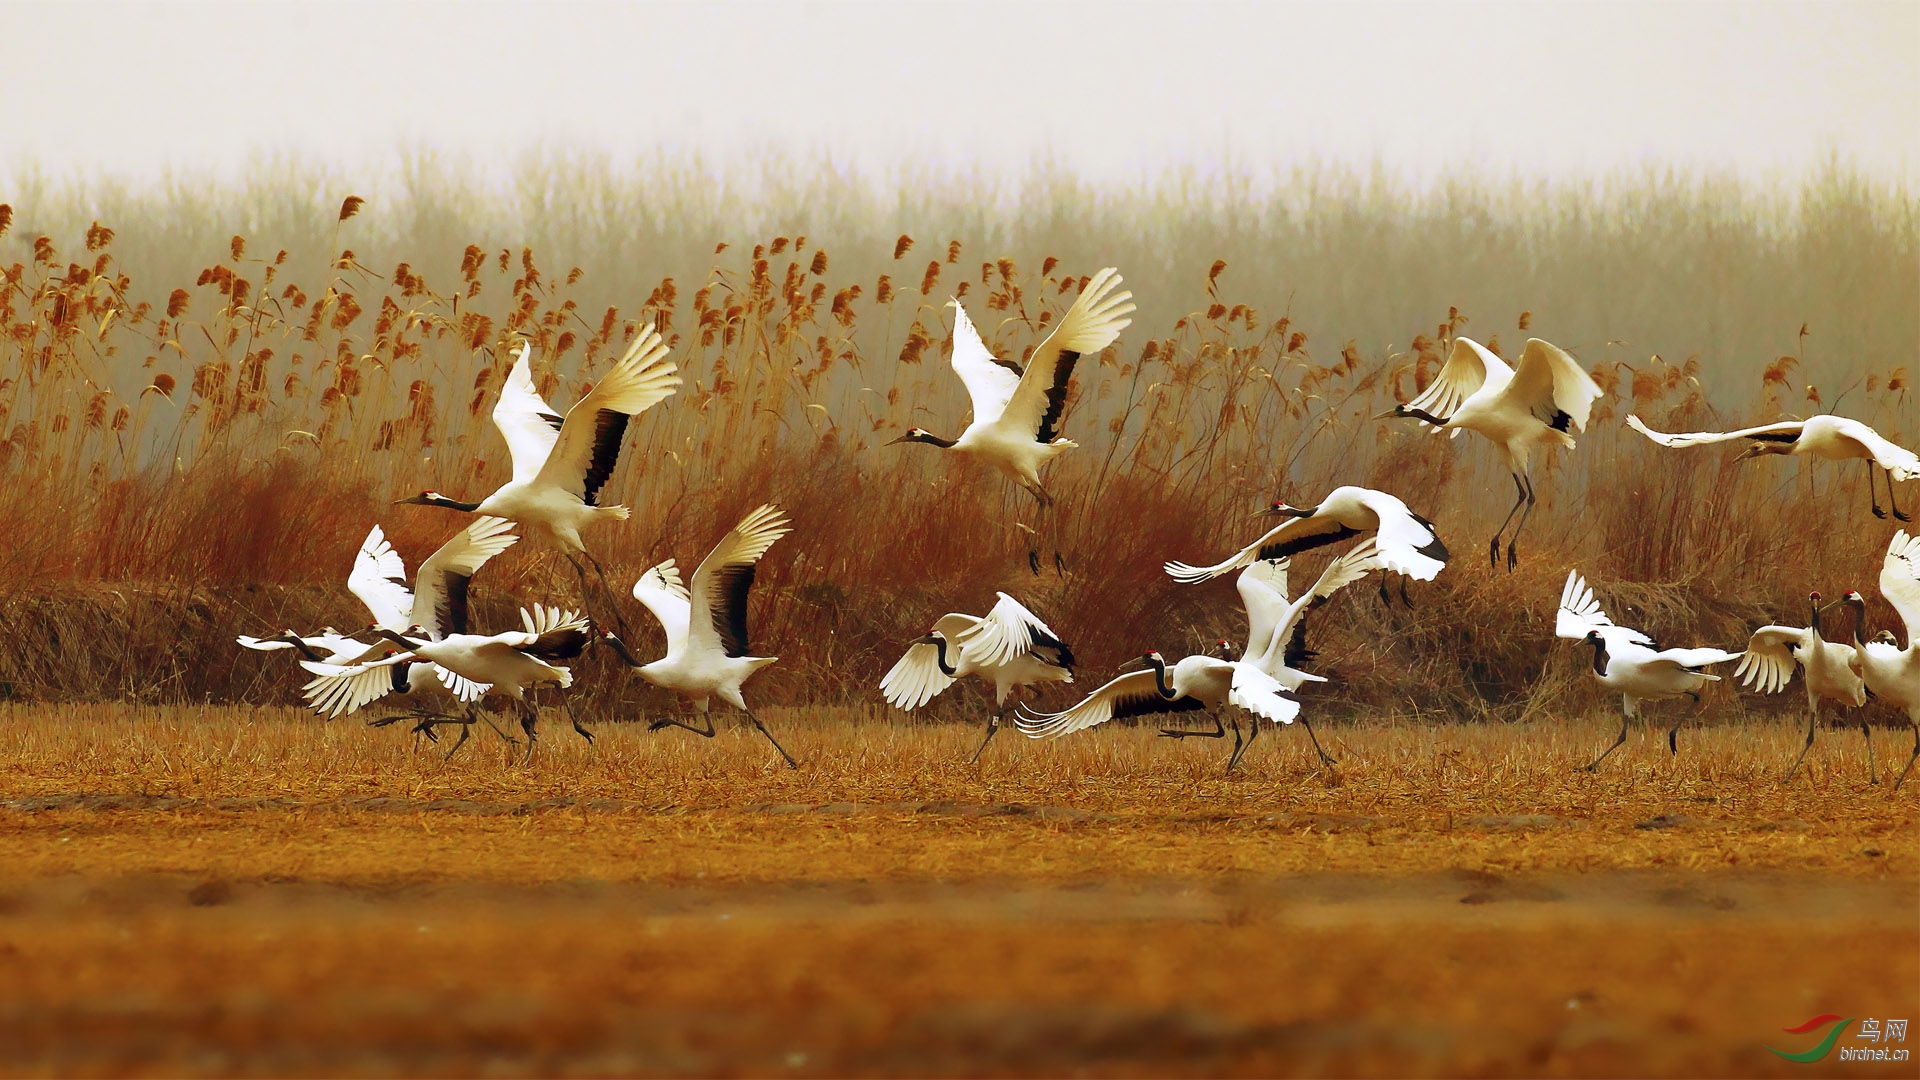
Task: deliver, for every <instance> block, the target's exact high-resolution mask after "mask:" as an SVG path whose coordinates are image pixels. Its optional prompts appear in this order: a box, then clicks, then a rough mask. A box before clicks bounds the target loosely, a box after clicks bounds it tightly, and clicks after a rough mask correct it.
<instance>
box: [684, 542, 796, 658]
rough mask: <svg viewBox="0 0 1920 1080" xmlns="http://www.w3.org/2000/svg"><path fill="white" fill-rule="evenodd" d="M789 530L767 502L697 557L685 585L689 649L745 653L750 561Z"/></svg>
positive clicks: (712, 652)
mask: <svg viewBox="0 0 1920 1080" xmlns="http://www.w3.org/2000/svg"><path fill="white" fill-rule="evenodd" d="M792 531H793V530H792V529H790V528H789V527H788V526H787V518H786V515H784V514H782V513H781V512H780V509H779V508H778V507H776V506H773V505H772V504H768V505H766V506H762V507H759V508H758V509H756V510H754V511H753V512H752V513H750V514H748V515H747V516H746V517H745V518H743V519H741V521H740V524H738V525H735V526H734V527H733V531H731V532H729V533H727V535H725V536H723V537H721V538H720V542H719V543H718V544H715V545H714V547H713V551H711V552H709V553H708V555H707V557H706V558H704V559H702V560H700V565H699V567H698V568H696V569H695V570H694V572H693V585H692V587H691V588H689V589H688V590H687V592H688V602H689V604H690V605H691V606H692V610H693V612H694V613H696V614H695V615H694V617H692V622H691V625H690V626H689V628H688V636H687V642H688V647H689V648H690V649H695V650H699V651H704V652H708V653H711V654H718V655H725V656H746V655H748V653H747V649H748V645H747V594H748V593H749V592H750V591H751V590H752V589H753V569H754V564H755V563H757V562H759V561H760V556H762V555H765V554H766V553H767V549H768V548H770V547H772V546H773V542H774V541H775V540H778V539H780V538H781V537H783V536H785V535H787V534H788V533H789V532H792Z"/></svg>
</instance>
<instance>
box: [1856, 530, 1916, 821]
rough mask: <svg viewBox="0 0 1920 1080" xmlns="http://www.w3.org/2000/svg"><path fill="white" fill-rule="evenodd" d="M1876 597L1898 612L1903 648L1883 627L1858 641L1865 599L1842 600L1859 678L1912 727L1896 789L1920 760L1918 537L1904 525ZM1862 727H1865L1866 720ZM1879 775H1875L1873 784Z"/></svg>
mask: <svg viewBox="0 0 1920 1080" xmlns="http://www.w3.org/2000/svg"><path fill="white" fill-rule="evenodd" d="M1880 595H1881V596H1884V597H1886V598H1887V602H1888V603H1890V604H1892V605H1893V610H1894V611H1895V612H1896V613H1898V614H1899V616H1900V622H1901V625H1902V627H1903V628H1904V629H1905V630H1906V633H1907V644H1906V647H1905V648H1901V647H1900V642H1899V639H1898V638H1895V637H1894V636H1893V634H1892V633H1890V632H1889V631H1885V630H1882V631H1881V632H1880V633H1878V634H1875V635H1874V639H1873V640H1872V641H1864V642H1863V641H1861V640H1860V638H1861V637H1862V636H1863V635H1865V634H1866V633H1867V627H1866V620H1867V602H1866V599H1865V598H1864V597H1862V596H1861V595H1860V594H1859V593H1858V592H1849V593H1847V595H1846V603H1847V605H1848V606H1849V607H1850V608H1852V609H1853V620H1854V621H1853V647H1854V650H1855V651H1856V652H1857V653H1858V654H1859V658H1860V677H1861V678H1862V679H1863V680H1865V681H1866V684H1867V690H1868V691H1869V692H1870V693H1872V694H1873V696H1874V697H1876V698H1878V699H1880V701H1881V703H1882V704H1885V705H1890V706H1892V707H1893V708H1895V709H1899V710H1901V711H1903V712H1905V713H1906V714H1907V723H1908V724H1909V725H1911V726H1912V728H1913V754H1912V755H1911V756H1909V757H1908V758H1907V767H1906V768H1905V769H1902V770H1901V771H1900V778H1899V779H1898V780H1895V781H1894V782H1893V790H1895V791H1899V790H1900V785H1901V784H1904V783H1906V780H1907V774H1908V773H1910V772H1912V771H1913V763H1914V760H1915V759H1916V758H1920V536H1909V535H1907V533H1906V530H1904V529H1903V530H1901V531H1900V532H1897V533H1895V534H1894V535H1893V542H1892V543H1890V544H1888V545H1887V554H1886V558H1885V559H1884V560H1882V562H1881V565H1880ZM1861 727H1862V729H1866V722H1865V721H1864V720H1863V721H1861ZM1867 766H1868V768H1872V766H1873V734H1872V732H1871V730H1868V732H1867ZM1879 779H1880V778H1879V776H1878V775H1877V774H1876V775H1875V776H1874V782H1875V783H1878V782H1879Z"/></svg>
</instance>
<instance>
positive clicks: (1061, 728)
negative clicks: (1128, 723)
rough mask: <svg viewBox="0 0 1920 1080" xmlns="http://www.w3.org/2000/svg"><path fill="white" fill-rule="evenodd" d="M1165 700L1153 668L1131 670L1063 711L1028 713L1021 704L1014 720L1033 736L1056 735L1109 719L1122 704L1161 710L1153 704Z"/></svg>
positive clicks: (1047, 737) (1052, 737)
mask: <svg viewBox="0 0 1920 1080" xmlns="http://www.w3.org/2000/svg"><path fill="white" fill-rule="evenodd" d="M1162 700H1163V699H1162V698H1161V697H1160V690H1159V687H1158V685H1157V683H1156V682H1155V679H1154V673H1153V672H1152V671H1129V672H1127V673H1126V674H1125V675H1121V676H1119V677H1118V678H1115V679H1112V680H1110V681H1109V682H1108V683H1107V684H1106V685H1105V686H1102V687H1101V688H1100V689H1098V690H1095V691H1094V692H1093V693H1091V694H1088V695H1087V696H1086V697H1085V698H1083V699H1081V701H1080V703H1079V704H1077V705H1075V706H1073V707H1072V708H1070V709H1067V710H1065V711H1063V712H1057V713H1029V712H1027V711H1026V709H1025V707H1024V706H1022V707H1020V708H1019V709H1018V710H1016V712H1015V713H1014V718H1013V723H1014V726H1015V727H1017V728H1019V729H1020V732H1021V734H1023V735H1025V736H1027V737H1028V738H1030V739H1057V738H1059V737H1060V736H1062V735H1070V734H1072V733H1073V732H1076V731H1085V730H1086V729H1087V728H1090V727H1094V726H1096V725H1099V724H1104V723H1106V722H1107V721H1109V720H1111V719H1113V715H1114V711H1115V710H1116V709H1117V708H1120V707H1121V706H1123V705H1133V706H1135V709H1133V710H1131V711H1137V712H1158V711H1162V710H1160V709H1157V708H1155V707H1154V706H1155V705H1157V704H1158V703H1160V702H1161V701H1162ZM1141 706H1144V708H1142V707H1141Z"/></svg>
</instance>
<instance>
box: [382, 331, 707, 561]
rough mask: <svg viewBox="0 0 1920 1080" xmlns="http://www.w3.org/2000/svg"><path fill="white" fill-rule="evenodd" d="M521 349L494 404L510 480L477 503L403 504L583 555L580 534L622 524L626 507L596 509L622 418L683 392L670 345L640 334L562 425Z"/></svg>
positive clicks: (431, 499)
mask: <svg viewBox="0 0 1920 1080" xmlns="http://www.w3.org/2000/svg"><path fill="white" fill-rule="evenodd" d="M532 352H533V349H532V346H531V345H522V346H521V349H520V355H519V357H518V358H517V359H515V361H514V364H513V369H512V370H511V371H510V372H509V373H508V374H507V381H506V384H505V385H504V386H503V387H502V388H501V390H500V400H499V401H498V402H497V403H496V404H495V405H494V409H493V422H494V426H495V427H497V428H499V429H500V434H501V435H502V436H503V437H504V438H505V439H506V441H507V450H508V452H509V453H510V454H511V455H512V458H513V476H512V478H511V479H509V480H508V481H507V482H506V483H505V484H503V485H501V486H500V487H499V489H497V490H496V491H494V493H493V494H491V495H489V496H487V497H486V498H485V499H482V500H481V501H480V502H479V503H476V504H472V505H469V504H465V503H460V502H456V501H454V500H452V499H449V498H447V497H446V496H444V495H441V494H439V493H438V492H433V491H426V492H422V493H420V494H419V495H418V496H416V497H414V498H412V499H407V500H402V501H404V502H413V503H421V504H424V505H430V506H446V507H450V508H453V509H459V510H466V511H469V512H471V513H477V514H487V515H491V516H493V517H502V518H507V519H509V520H512V521H516V522H519V523H520V524H521V525H522V526H523V527H524V529H525V531H526V533H527V535H528V536H531V537H536V538H538V539H540V540H541V541H543V542H545V543H548V544H551V545H553V546H555V547H558V548H559V549H560V550H562V551H564V552H567V553H568V554H576V553H578V554H586V552H587V548H586V543H585V541H583V540H582V539H581V538H580V533H581V530H582V529H585V528H586V527H587V526H589V525H592V524H593V523H595V522H597V521H610V520H612V521H624V520H626V519H627V517H628V516H629V511H628V510H627V508H626V507H624V506H602V505H599V498H600V489H601V486H602V485H603V484H605V483H606V481H607V480H608V478H609V477H610V476H611V475H612V473H613V468H614V465H615V463H616V462H617V460H618V457H619V453H620V442H621V439H622V437H623V436H624V434H625V431H626V423H627V418H629V417H632V416H634V415H637V414H638V413H640V412H642V411H644V410H645V409H647V408H648V407H649V406H651V405H653V404H655V403H656V402H659V401H661V400H663V399H665V398H666V397H668V396H669V395H671V394H672V393H673V392H674V390H675V388H677V387H678V386H679V385H680V381H681V380H680V377H679V376H678V375H676V374H674V372H675V370H676V368H675V366H674V365H673V364H672V363H670V362H668V361H667V346H666V343H665V342H664V341H662V340H661V339H660V332H659V331H658V330H656V329H654V328H652V327H648V328H647V329H646V330H644V331H642V332H641V333H640V334H639V335H638V336H637V337H636V338H635V339H634V342H633V344H632V345H631V346H630V347H629V348H628V349H627V352H626V354H625V355H624V356H622V357H621V359H620V362H619V363H617V364H615V365H614V366H613V368H612V370H610V371H608V372H607V373H606V375H605V376H604V377H602V378H601V380H600V381H599V382H598V383H597V384H596V385H595V386H594V387H593V389H592V390H590V391H588V392H587V394H586V395H585V396H584V397H582V398H581V399H580V400H579V402H577V403H576V404H575V405H574V406H573V408H572V409H569V410H568V411H567V415H566V417H565V418H564V419H563V418H562V417H561V416H560V415H559V414H557V413H555V412H554V411H553V410H552V408H550V407H549V406H548V405H547V403H546V401H545V400H544V399H543V398H541V397H540V394H539V392H538V391H537V390H536V389H535V387H534V384H533V373H532V369H531V367H530V365H529V357H530V356H531V355H532Z"/></svg>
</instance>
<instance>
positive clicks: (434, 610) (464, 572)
mask: <svg viewBox="0 0 1920 1080" xmlns="http://www.w3.org/2000/svg"><path fill="white" fill-rule="evenodd" d="M512 529H513V522H512V521H509V520H508V519H506V518H497V517H478V518H475V519H474V520H473V523H472V524H470V525H468V526H467V527H466V528H464V529H462V530H460V531H459V532H457V533H455V534H453V539H451V540H448V541H447V542H446V543H444V544H441V545H440V547H439V549H438V550H436V551H435V552H434V553H433V554H431V555H429V556H427V561H426V562H423V563H421V564H420V572H419V573H418V574H416V575H414V584H415V585H416V586H417V591H416V592H415V593H414V595H413V604H412V605H411V609H412V610H411V612H410V619H411V622H412V623H413V625H416V626H418V627H420V628H421V629H423V630H425V631H426V632H427V635H428V636H429V637H433V638H440V637H443V636H445V635H447V634H454V633H460V634H464V633H466V632H467V630H466V627H465V626H463V625H459V624H461V623H464V622H465V621H466V616H465V614H464V609H465V607H466V599H465V596H464V593H462V594H461V595H460V596H459V598H458V599H456V598H455V596H454V595H453V594H454V591H455V589H454V586H453V579H455V578H461V579H464V578H470V577H472V576H473V575H474V574H476V573H478V572H479V570H480V567H482V566H484V565H486V562H487V560H488V559H491V558H493V557H494V556H495V555H498V554H500V553H501V552H503V551H505V550H507V549H508V548H510V547H512V546H513V545H514V544H515V543H516V542H517V541H518V540H519V539H520V538H519V537H517V536H514V535H513V533H512V532H511V530H512ZM455 605H457V608H458V609H459V610H455V609H454V607H455ZM382 625H385V624H382ZM389 629H392V630H397V631H401V632H405V631H406V629H407V627H406V626H404V625H400V626H393V627H389Z"/></svg>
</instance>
